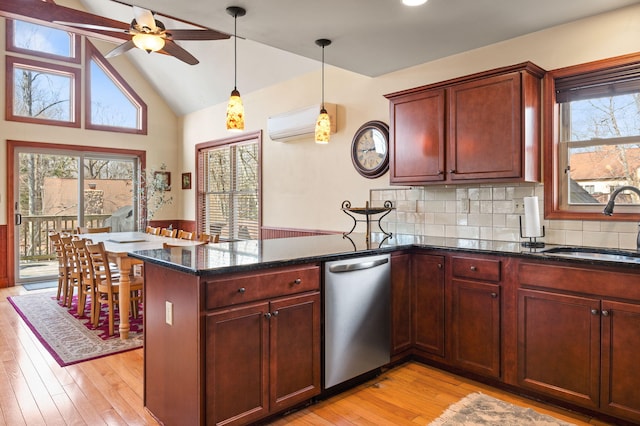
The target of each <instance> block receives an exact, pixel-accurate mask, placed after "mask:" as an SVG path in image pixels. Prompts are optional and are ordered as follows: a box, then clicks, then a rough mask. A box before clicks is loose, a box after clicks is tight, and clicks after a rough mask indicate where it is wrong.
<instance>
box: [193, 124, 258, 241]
mask: <svg viewBox="0 0 640 426" xmlns="http://www.w3.org/2000/svg"><path fill="white" fill-rule="evenodd" d="M260 145H261V138H260V135H259V134H257V135H247V136H243V137H239V138H233V139H228V140H224V141H218V142H212V143H205V144H200V145H198V146H197V147H196V148H197V152H198V169H197V180H198V184H197V188H196V189H197V194H198V218H197V222H198V231H199V232H200V233H207V234H219V235H220V238H221V239H223V240H224V239H230V240H248V239H258V238H260V219H261V216H260V209H261V205H260V199H261V198H260V151H261V148H260Z"/></svg>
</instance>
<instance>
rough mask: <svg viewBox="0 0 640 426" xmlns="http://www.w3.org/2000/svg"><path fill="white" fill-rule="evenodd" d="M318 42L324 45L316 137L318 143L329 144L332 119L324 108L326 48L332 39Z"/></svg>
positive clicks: (319, 44) (323, 39)
mask: <svg viewBox="0 0 640 426" xmlns="http://www.w3.org/2000/svg"><path fill="white" fill-rule="evenodd" d="M316 44H317V45H318V46H320V47H322V104H321V106H320V115H319V116H318V120H317V121H316V131H315V136H316V138H315V139H316V143H318V144H328V143H329V135H330V134H331V119H330V118H329V114H327V110H326V109H325V108H324V48H325V46H329V45H330V44H331V40H328V39H326V38H321V39H318V40H316Z"/></svg>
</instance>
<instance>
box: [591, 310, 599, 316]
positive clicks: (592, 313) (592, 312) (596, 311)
mask: <svg viewBox="0 0 640 426" xmlns="http://www.w3.org/2000/svg"><path fill="white" fill-rule="evenodd" d="M599 313H600V312H599V311H598V310H597V309H592V310H591V315H598V314H599Z"/></svg>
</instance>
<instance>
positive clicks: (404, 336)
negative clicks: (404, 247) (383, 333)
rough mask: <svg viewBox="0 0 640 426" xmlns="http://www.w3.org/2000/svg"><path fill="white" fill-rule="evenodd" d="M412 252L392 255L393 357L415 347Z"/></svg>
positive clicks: (400, 355)
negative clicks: (412, 317) (413, 333)
mask: <svg viewBox="0 0 640 426" xmlns="http://www.w3.org/2000/svg"><path fill="white" fill-rule="evenodd" d="M412 295H413V289H412V280H411V254H409V253H394V254H392V255H391V358H392V361H395V359H394V357H396V358H399V357H402V356H403V355H404V354H405V353H406V352H408V351H410V350H411V348H412V347H413V340H412V337H413V336H412V332H411V331H412V329H413V328H412V326H411V325H412V319H411V312H412V310H411V303H412V302H411V300H412Z"/></svg>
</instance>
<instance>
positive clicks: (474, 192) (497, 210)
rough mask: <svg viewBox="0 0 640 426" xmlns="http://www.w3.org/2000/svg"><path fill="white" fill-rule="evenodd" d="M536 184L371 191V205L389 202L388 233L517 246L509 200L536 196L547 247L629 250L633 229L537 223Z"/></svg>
mask: <svg viewBox="0 0 640 426" xmlns="http://www.w3.org/2000/svg"><path fill="white" fill-rule="evenodd" d="M543 189H544V187H543V185H540V184H503V185H465V186H455V187H447V186H445V187H412V188H401V189H388V188H386V189H380V190H372V191H371V194H370V200H371V204H372V205H382V203H383V202H384V201H386V200H389V201H392V202H393V206H394V207H395V208H396V210H394V211H393V213H391V214H389V215H388V216H386V217H385V218H384V219H383V221H382V222H383V228H384V229H385V230H388V231H390V232H393V233H402V234H413V235H425V236H432V237H454V238H468V239H491V240H496V241H506V242H514V241H520V240H521V238H520V229H519V218H520V217H521V213H519V212H516V211H515V208H516V206H515V203H514V200H516V201H518V202H520V203H522V201H523V200H522V199H523V198H524V197H530V196H534V195H535V196H538V198H539V205H540V210H541V211H540V220H541V223H542V224H543V225H544V226H545V230H546V236H545V237H544V238H542V239H541V240H542V241H544V242H546V243H548V244H569V245H578V246H580V245H584V246H595V247H610V248H621V249H635V248H636V237H637V233H638V224H637V223H635V222H621V221H606V220H603V221H581V220H543V219H544V214H543V211H542V209H543V206H544V191H543Z"/></svg>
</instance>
